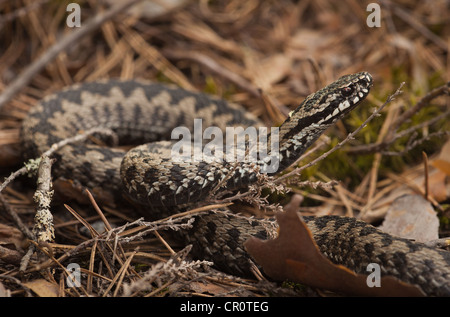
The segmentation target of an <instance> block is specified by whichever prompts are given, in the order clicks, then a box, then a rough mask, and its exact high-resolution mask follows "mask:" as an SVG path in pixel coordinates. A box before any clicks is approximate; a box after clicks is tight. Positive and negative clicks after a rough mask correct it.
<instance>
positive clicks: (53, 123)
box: [22, 72, 450, 295]
mask: <svg viewBox="0 0 450 317" xmlns="http://www.w3.org/2000/svg"><path fill="white" fill-rule="evenodd" d="M371 86H372V77H371V75H370V74H369V73H366V72H361V73H357V74H353V75H347V76H344V77H341V78H339V79H338V80H337V81H335V82H334V83H332V84H330V85H328V86H326V87H324V88H322V89H321V90H319V91H317V92H315V93H313V94H311V95H309V96H308V97H307V98H306V99H305V100H304V101H303V102H302V103H301V105H300V106H299V107H298V108H297V109H296V110H295V111H293V112H292V113H291V114H290V116H289V117H288V118H287V120H286V121H285V122H284V123H283V124H282V125H281V126H280V128H279V159H280V167H279V169H278V172H280V171H282V170H283V169H285V168H286V167H288V166H289V165H291V164H292V163H293V162H294V161H295V160H296V159H297V158H298V157H299V156H300V155H301V154H302V153H303V152H304V151H305V150H306V149H307V148H308V147H309V146H310V145H311V144H312V143H313V142H314V141H315V140H316V139H317V138H318V137H319V136H320V135H321V134H322V133H323V132H324V131H325V130H326V129H327V128H328V127H329V126H330V125H332V124H333V123H335V122H336V121H337V120H339V119H341V118H342V117H343V116H344V115H345V114H347V113H348V112H350V111H351V110H352V109H353V108H354V107H356V105H358V104H359V103H360V102H361V101H362V100H363V99H365V97H366V96H367V95H368V93H369V90H370V87H371ZM195 118H202V119H203V126H204V127H208V126H217V127H219V128H221V129H225V128H226V127H230V126H242V127H248V126H260V125H261V123H260V122H259V121H258V119H257V118H255V117H253V116H252V115H250V114H249V113H247V112H245V111H244V110H243V109H241V108H240V107H239V106H238V105H235V104H232V103H228V102H226V101H223V100H220V99H216V98H214V97H210V96H206V95H204V94H198V93H193V92H188V91H185V90H182V89H179V88H176V87H172V86H166V85H161V84H156V83H148V82H144V81H138V80H131V81H119V80H108V81H100V82H94V83H85V84H77V85H74V86H71V87H69V88H66V89H64V90H62V91H60V92H57V93H56V94H53V95H50V96H48V97H46V98H44V99H43V100H42V101H41V102H40V103H39V104H38V105H37V106H36V107H34V108H33V109H32V110H31V111H30V113H29V115H28V116H27V118H26V119H25V120H24V122H23V125H22V139H23V144H24V149H25V153H26V156H27V157H36V156H39V155H40V154H41V153H43V152H44V151H45V150H47V149H48V148H49V147H50V146H51V145H52V144H54V143H56V142H58V141H60V140H62V139H65V138H68V137H71V136H74V135H76V134H77V133H79V132H80V131H86V130H88V129H90V128H93V127H104V128H108V129H112V130H113V131H114V132H115V133H116V134H117V136H118V138H119V143H120V144H145V145H141V146H138V147H136V148H134V149H132V150H130V151H129V152H127V153H125V151H124V150H122V149H120V148H110V147H101V146H98V145H94V144H70V145H67V146H65V147H63V148H61V149H60V150H59V151H58V152H57V153H56V154H55V157H56V163H55V166H54V170H53V174H54V177H57V178H66V179H70V180H73V181H76V182H79V183H80V184H82V185H83V186H85V187H87V188H90V189H91V190H93V191H94V192H95V190H96V189H97V190H100V191H106V192H111V193H113V195H114V197H119V196H121V195H122V194H123V193H126V194H127V196H128V197H130V198H131V199H132V200H134V201H135V202H137V203H138V204H141V205H142V206H145V207H142V208H143V209H144V210H146V211H147V212H149V213H150V212H151V211H155V212H160V214H156V215H154V216H153V217H157V216H160V215H161V213H162V214H164V213H170V212H173V211H175V210H176V206H177V205H179V204H183V205H186V204H191V205H195V204H196V203H198V202H201V201H202V200H205V199H206V197H207V196H208V194H209V193H210V192H211V191H212V190H213V189H215V188H216V186H217V184H218V182H223V184H222V185H223V186H222V188H226V189H227V190H238V189H239V190H242V189H244V188H245V187H247V186H248V185H249V184H252V183H253V182H255V180H256V178H257V173H258V170H257V168H255V164H254V163H245V162H243V163H241V164H240V165H239V166H238V167H237V168H233V167H231V166H230V163H227V162H226V161H222V162H220V161H219V162H211V163H206V162H196V163H192V162H174V161H173V160H172V158H171V155H170V151H168V143H167V142H162V143H161V142H157V141H159V140H169V139H170V137H171V131H172V130H173V129H174V128H175V127H178V126H187V127H189V128H192V126H193V120H194V119H195ZM148 142H152V143H148ZM150 205H151V206H152V207H150ZM194 217H195V221H194V224H193V228H192V229H189V230H185V231H183V232H181V233H179V234H180V235H181V236H182V238H183V240H184V241H185V243H190V244H193V250H192V252H193V253H194V255H195V256H196V257H198V258H200V259H206V260H212V261H213V262H214V263H215V265H216V267H218V268H219V269H221V270H224V271H227V272H230V273H234V274H238V275H245V274H248V273H249V255H248V254H247V253H246V252H245V250H244V248H243V246H242V244H243V242H244V241H246V240H247V238H249V237H250V236H257V237H259V238H268V237H270V236H273V234H274V233H273V232H272V231H271V226H267V225H265V224H264V223H263V222H262V221H260V220H258V219H246V218H244V217H233V216H231V215H228V214H227V213H215V212H212V211H211V212H207V213H206V214H201V215H198V216H194ZM305 220H306V221H307V225H308V227H309V228H310V229H311V231H312V233H313V235H314V238H315V239H316V241H317V242H318V245H319V248H320V250H321V251H322V252H323V253H324V254H325V255H327V256H328V257H329V258H330V259H331V260H332V261H333V262H335V263H339V264H344V265H346V266H348V267H349V268H351V269H353V270H354V271H356V272H358V273H365V269H366V266H367V265H368V264H369V263H371V262H375V263H379V264H380V266H381V270H382V274H386V275H393V276H395V277H397V278H399V279H401V280H403V281H405V282H408V283H411V284H414V285H417V286H419V287H420V288H421V289H422V290H423V292H425V293H426V294H431V295H450V255H449V254H450V252H446V251H441V250H435V249H432V248H429V247H426V246H425V245H423V244H420V243H414V242H412V241H409V240H406V239H401V238H396V237H393V236H390V235H388V234H385V233H382V232H380V231H378V230H377V229H376V228H374V227H372V226H370V225H368V224H366V223H364V222H362V221H357V220H355V219H351V218H341V217H333V216H325V217H318V218H314V217H305Z"/></svg>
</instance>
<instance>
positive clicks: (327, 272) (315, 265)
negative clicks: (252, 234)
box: [244, 201, 424, 296]
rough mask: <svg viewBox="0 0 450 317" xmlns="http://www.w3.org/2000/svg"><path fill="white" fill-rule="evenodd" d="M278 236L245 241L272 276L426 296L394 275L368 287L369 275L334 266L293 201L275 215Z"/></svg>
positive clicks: (339, 288) (362, 291)
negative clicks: (264, 239)
mask: <svg viewBox="0 0 450 317" xmlns="http://www.w3.org/2000/svg"><path fill="white" fill-rule="evenodd" d="M276 218H277V221H278V223H279V226H280V227H279V228H280V232H279V236H278V237H277V238H276V239H274V240H267V241H262V240H259V239H257V238H251V239H249V240H247V241H246V242H245V244H244V246H245V248H246V249H247V251H248V252H249V254H250V255H251V256H252V257H253V259H255V261H256V262H257V263H258V264H260V265H261V266H262V267H263V270H264V272H265V273H266V274H267V275H268V276H269V277H271V278H273V279H275V280H278V281H284V280H290V281H294V282H299V283H303V284H306V285H309V286H312V287H315V288H320V289H327V290H331V291H334V292H340V293H345V294H351V295H359V296H423V295H424V294H423V293H422V292H421V291H420V290H419V289H418V288H416V287H415V286H412V285H407V284H405V283H403V282H400V281H398V280H397V279H395V278H393V277H381V287H368V285H367V279H368V277H367V276H365V275H362V274H355V273H354V272H353V271H351V270H349V269H347V268H345V267H344V266H342V265H335V264H333V263H332V262H331V261H330V260H328V259H327V258H326V257H325V256H324V255H322V253H321V252H320V251H319V249H318V247H317V245H316V243H315V242H314V240H313V238H312V234H311V232H310V231H309V229H308V228H307V227H306V225H305V223H304V222H303V220H302V219H301V216H300V214H299V213H298V212H297V205H295V202H293V201H291V203H290V205H289V206H286V207H285V212H284V213H279V214H277V216H276Z"/></svg>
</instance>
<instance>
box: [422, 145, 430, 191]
mask: <svg viewBox="0 0 450 317" xmlns="http://www.w3.org/2000/svg"><path fill="white" fill-rule="evenodd" d="M422 157H423V167H424V173H425V193H424V198H425V199H426V200H428V191H429V184H428V156H427V153H425V152H423V151H422Z"/></svg>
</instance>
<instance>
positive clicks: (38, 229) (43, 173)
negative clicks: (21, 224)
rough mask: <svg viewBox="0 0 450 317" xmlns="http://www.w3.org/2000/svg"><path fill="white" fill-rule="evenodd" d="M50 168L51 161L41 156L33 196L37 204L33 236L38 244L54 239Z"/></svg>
mask: <svg viewBox="0 0 450 317" xmlns="http://www.w3.org/2000/svg"><path fill="white" fill-rule="evenodd" d="M51 168H52V160H51V159H50V158H49V157H48V156H42V158H41V163H40V164H39V171H38V179H37V189H36V192H35V193H34V195H33V199H34V201H35V202H36V204H37V208H36V215H35V217H34V227H33V235H34V237H35V240H36V242H38V243H40V242H49V241H52V240H53V238H54V237H55V232H54V228H53V216H52V213H51V212H50V204H51V201H52V197H53V189H52V177H51V175H52V174H51Z"/></svg>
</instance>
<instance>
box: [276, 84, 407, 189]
mask: <svg viewBox="0 0 450 317" xmlns="http://www.w3.org/2000/svg"><path fill="white" fill-rule="evenodd" d="M404 84H405V83H404V82H403V83H401V84H400V87H398V88H397V90H396V91H395V92H394V94H392V95H390V96H389V97H388V98H387V100H386V101H385V102H384V104H382V105H381V106H380V107H379V108H378V109H376V110H375V111H374V112H373V113H372V114H371V115H370V116H369V117H368V118H367V119H366V121H364V122H363V123H362V124H361V125H360V126H359V127H358V128H357V129H356V130H355V131H353V132H352V133H350V134H349V135H347V137H346V138H345V139H344V140H342V141H341V142H339V143H338V144H337V145H336V146H335V147H333V148H332V149H330V150H329V151H327V152H325V153H324V154H322V155H321V156H319V157H318V158H316V159H315V160H313V161H311V162H309V163H308V164H306V165H303V166H301V167H297V168H295V169H294V170H292V171H290V172H289V173H287V174H284V175H283V176H280V177H278V178H277V179H276V180H275V182H277V183H278V182H281V181H283V180H285V179H286V178H289V177H291V176H294V175H297V176H298V175H299V174H300V173H301V171H303V170H304V169H306V168H308V167H311V166H313V165H315V164H317V162H319V161H321V160H323V159H324V158H326V157H327V156H328V155H330V154H331V153H333V152H335V151H337V150H338V149H340V148H341V147H342V146H343V145H344V144H345V143H347V142H348V141H350V140H352V139H353V138H354V136H355V135H356V134H357V133H359V131H361V130H362V129H363V128H364V127H365V126H366V125H367V124H368V123H369V122H370V121H371V120H372V119H373V118H374V117H375V116H378V115H379V113H380V112H381V110H383V108H384V107H385V106H386V105H387V104H389V103H390V102H392V101H393V100H394V99H395V97H397V96H398V95H399V94H401V92H402V91H401V89H402V87H403V85H404Z"/></svg>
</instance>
